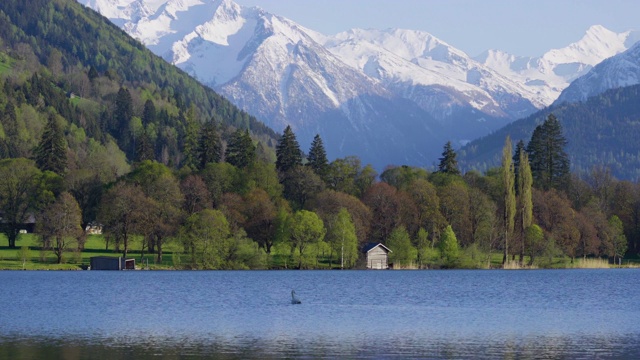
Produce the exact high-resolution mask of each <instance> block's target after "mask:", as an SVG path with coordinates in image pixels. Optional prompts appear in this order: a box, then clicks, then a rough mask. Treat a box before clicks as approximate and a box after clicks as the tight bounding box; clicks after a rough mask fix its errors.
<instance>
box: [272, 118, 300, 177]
mask: <svg viewBox="0 0 640 360" xmlns="http://www.w3.org/2000/svg"><path fill="white" fill-rule="evenodd" d="M299 165H302V151H301V150H300V145H299V144H298V140H296V135H295V134H294V133H293V130H291V126H289V125H287V128H286V129H284V133H283V134H282V136H281V137H280V139H279V140H278V144H277V145H276V169H277V170H278V171H279V172H280V173H286V172H287V171H289V170H290V169H292V168H294V167H296V166H299Z"/></svg>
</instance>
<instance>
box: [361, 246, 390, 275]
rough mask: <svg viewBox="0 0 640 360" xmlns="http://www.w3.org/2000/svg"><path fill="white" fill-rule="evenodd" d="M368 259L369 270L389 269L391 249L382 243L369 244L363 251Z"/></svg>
mask: <svg viewBox="0 0 640 360" xmlns="http://www.w3.org/2000/svg"><path fill="white" fill-rule="evenodd" d="M362 251H363V252H364V253H365V256H366V258H367V269H388V268H389V253H390V252H391V249H389V248H388V247H386V246H384V245H383V244H381V243H369V244H367V245H365V247H364V248H363V249H362Z"/></svg>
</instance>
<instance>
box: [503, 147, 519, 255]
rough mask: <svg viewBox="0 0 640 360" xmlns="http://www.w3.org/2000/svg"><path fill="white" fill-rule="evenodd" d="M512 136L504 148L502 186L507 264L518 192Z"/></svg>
mask: <svg viewBox="0 0 640 360" xmlns="http://www.w3.org/2000/svg"><path fill="white" fill-rule="evenodd" d="M511 151H512V147H511V138H510V137H509V136H507V139H506V140H505V144H504V148H503V149H502V186H503V199H504V209H503V226H504V249H503V250H504V256H503V258H502V264H503V265H504V264H506V262H507V258H508V257H509V240H510V239H511V236H512V235H513V228H514V224H515V215H516V194H515V188H514V182H515V174H514V172H513V162H512V161H511V156H512V155H511Z"/></svg>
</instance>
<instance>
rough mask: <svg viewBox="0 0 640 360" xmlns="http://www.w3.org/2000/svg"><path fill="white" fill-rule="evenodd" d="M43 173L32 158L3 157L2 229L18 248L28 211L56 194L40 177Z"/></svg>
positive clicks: (0, 183) (0, 180)
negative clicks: (17, 241)
mask: <svg viewBox="0 0 640 360" xmlns="http://www.w3.org/2000/svg"><path fill="white" fill-rule="evenodd" d="M41 179H42V173H41V172H40V170H39V169H38V168H37V167H36V166H35V163H34V162H33V161H31V160H27V159H23V158H18V159H5V160H0V210H1V211H2V214H3V215H2V218H3V222H4V224H2V225H3V226H2V230H3V232H4V233H5V234H6V235H7V239H8V240H9V247H10V248H12V249H15V247H16V239H17V237H18V232H19V231H20V227H21V226H22V224H24V223H25V222H26V220H27V218H28V216H29V215H31V214H34V213H35V212H36V211H38V209H39V208H40V207H41V206H42V205H43V204H44V203H46V202H47V199H46V198H49V197H52V196H53V194H52V193H51V192H49V191H47V190H46V188H45V187H44V184H43V183H42V181H41Z"/></svg>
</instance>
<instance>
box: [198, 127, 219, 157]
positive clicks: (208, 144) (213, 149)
mask: <svg viewBox="0 0 640 360" xmlns="http://www.w3.org/2000/svg"><path fill="white" fill-rule="evenodd" d="M221 157H222V143H221V141H220V135H218V130H217V129H216V123H215V122H214V121H213V120H211V121H209V122H208V123H207V124H205V125H204V127H203V128H202V132H201V133H200V139H199V140H198V161H199V167H200V169H204V167H205V166H206V165H207V164H208V163H212V162H213V163H217V162H220V158H221Z"/></svg>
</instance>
